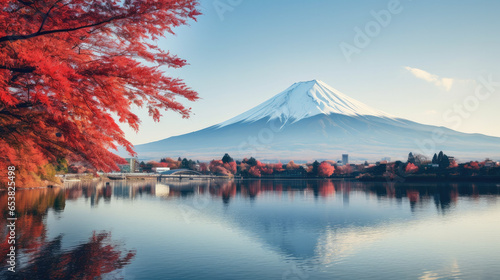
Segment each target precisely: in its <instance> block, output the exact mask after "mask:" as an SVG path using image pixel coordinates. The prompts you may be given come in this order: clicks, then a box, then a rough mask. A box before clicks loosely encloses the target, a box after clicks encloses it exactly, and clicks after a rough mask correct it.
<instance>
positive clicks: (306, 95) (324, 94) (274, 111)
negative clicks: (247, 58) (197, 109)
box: [219, 80, 395, 127]
mask: <svg viewBox="0 0 500 280" xmlns="http://www.w3.org/2000/svg"><path fill="white" fill-rule="evenodd" d="M329 114H342V115H346V116H376V117H383V118H390V119H395V117H394V116H391V115H389V114H387V113H384V112H382V111H379V110H376V109H373V108H371V107H369V106H367V105H365V104H363V103H361V102H359V101H357V100H355V99H352V98H350V97H349V96H347V95H345V94H343V93H341V92H340V91H338V90H336V89H334V88H332V87H330V86H329V85H327V84H325V83H324V82H322V81H319V80H312V81H308V82H300V83H295V84H293V85H292V86H290V87H289V88H287V89H286V90H284V91H282V92H281V93H279V94H277V95H276V96H274V97H273V98H271V99H269V100H267V101H266V102H264V103H262V104H260V105H259V106H257V107H254V108H253V109H251V110H249V111H247V112H245V113H243V114H241V115H238V116H236V117H234V118H232V119H230V120H228V121H225V122H223V123H221V124H219V127H224V126H227V125H230V124H234V123H238V122H243V123H246V122H253V121H257V120H261V119H264V118H269V119H279V120H280V121H282V122H283V123H285V124H286V123H295V122H298V121H300V120H302V119H306V118H309V117H312V116H316V115H329Z"/></svg>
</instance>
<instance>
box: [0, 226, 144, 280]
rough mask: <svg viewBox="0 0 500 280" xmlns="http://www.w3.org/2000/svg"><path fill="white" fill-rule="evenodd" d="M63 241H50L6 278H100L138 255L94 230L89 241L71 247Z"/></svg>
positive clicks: (108, 236) (60, 237)
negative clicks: (64, 245) (64, 248)
mask: <svg viewBox="0 0 500 280" xmlns="http://www.w3.org/2000/svg"><path fill="white" fill-rule="evenodd" d="M61 243H62V236H58V237H57V238H55V239H54V240H52V241H50V242H46V243H45V244H43V246H42V247H41V248H40V250H39V251H38V252H37V253H35V254H34V258H33V259H32V260H31V261H30V262H29V264H28V265H27V266H24V267H23V268H21V269H19V268H18V270H17V271H16V273H15V274H12V273H11V272H5V273H4V275H2V279H100V277H101V276H103V275H105V274H108V273H111V272H113V271H116V270H118V269H122V268H123V267H124V266H126V265H127V264H129V263H130V262H131V260H132V259H133V258H134V256H135V252H134V251H128V252H125V253H123V252H122V251H121V250H120V248H119V246H118V245H115V244H112V241H111V235H110V234H109V233H107V232H102V233H97V234H96V233H94V234H93V235H92V237H90V239H89V240H88V241H87V242H85V243H82V244H80V245H78V246H76V247H74V248H71V249H68V250H63V249H62V246H61V245H62V244H61ZM0 275H1V274H0Z"/></svg>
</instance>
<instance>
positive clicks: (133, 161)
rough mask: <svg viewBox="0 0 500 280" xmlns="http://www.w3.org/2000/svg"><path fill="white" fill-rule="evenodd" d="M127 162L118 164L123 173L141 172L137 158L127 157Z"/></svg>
mask: <svg viewBox="0 0 500 280" xmlns="http://www.w3.org/2000/svg"><path fill="white" fill-rule="evenodd" d="M125 160H126V161H127V163H126V164H118V167H119V168H120V172H121V173H137V172H140V168H139V161H138V160H137V158H126V159H125Z"/></svg>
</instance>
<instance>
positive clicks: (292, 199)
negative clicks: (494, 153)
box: [0, 180, 499, 279]
mask: <svg viewBox="0 0 500 280" xmlns="http://www.w3.org/2000/svg"><path fill="white" fill-rule="evenodd" d="M498 195H499V186H498V185H497V184H472V183H464V184H462V183H454V184H429V183H425V184H393V183H366V182H363V183H361V182H350V181H331V180H243V181H189V180H187V181H177V180H164V181H162V182H148V181H112V182H108V183H104V182H93V183H82V182H70V183H67V184H66V186H65V188H54V189H32V190H19V189H18V191H17V194H16V211H17V212H16V215H17V217H18V220H17V222H16V235H17V240H16V246H17V257H18V259H17V266H16V271H17V272H16V273H15V274H13V273H10V272H9V271H7V270H6V269H7V266H5V264H6V261H7V256H6V255H7V253H8V250H9V246H10V245H9V244H8V243H7V234H8V232H7V230H6V221H7V220H6V218H7V193H6V192H0V206H1V207H2V209H4V211H3V213H4V219H2V222H1V223H0V226H1V228H2V230H1V231H0V237H1V238H2V240H3V242H2V243H1V245H0V246H1V247H0V253H1V258H2V261H3V262H2V267H1V268H0V278H1V279H120V278H125V279H129V278H134V279H162V278H163V276H165V275H170V277H166V278H164V279H192V278H193V277H194V276H195V275H200V277H201V275H203V273H206V279H217V278H220V279H226V278H225V277H226V276H227V275H231V273H233V272H234V271H238V269H242V270H244V269H243V265H241V266H238V263H237V262H236V261H234V267H233V268H232V269H233V270H234V271H232V270H231V269H228V268H227V267H226V266H221V267H220V268H218V269H217V267H215V268H214V267H213V265H212V264H211V262H210V261H208V259H210V258H213V259H215V258H218V257H219V258H222V257H228V258H231V257H229V254H230V253H228V252H229V250H230V249H231V248H230V246H229V245H228V248H205V249H204V250H206V252H203V251H200V250H201V249H200V246H199V245H197V246H195V245H193V247H190V244H188V242H187V241H186V244H184V243H182V242H183V241H185V240H190V242H191V243H196V242H197V241H196V240H198V239H200V238H199V237H197V236H193V237H191V238H194V239H189V238H190V237H189V236H188V235H187V232H188V228H189V229H194V230H195V231H198V230H199V231H203V227H205V224H208V225H210V226H212V225H213V224H218V225H222V226H223V227H225V228H231V229H232V231H233V232H232V233H231V234H233V233H234V231H235V230H236V231H237V232H240V233H239V234H243V235H244V236H245V238H247V237H248V238H251V240H254V241H252V242H258V243H259V244H260V245H259V246H263V248H266V250H268V252H273V254H277V255H278V256H280V258H281V259H282V260H281V261H275V262H276V263H274V264H273V266H271V268H269V269H268V270H265V269H262V271H255V272H252V273H254V274H252V273H247V275H242V274H239V275H238V276H237V277H236V276H235V278H233V279H236V278H240V279H252V278H254V279H255V277H270V276H269V275H271V277H272V276H276V277H277V279H281V277H282V276H283V279H285V278H286V279H308V278H310V279H315V278H318V277H319V278H321V277H332V276H339V277H343V278H356V277H357V276H356V272H350V274H349V273H347V274H342V275H341V274H336V273H338V272H334V271H329V270H328V267H330V266H331V265H341V264H342V261H345V260H348V259H349V258H352V257H353V256H355V257H360V256H358V255H356V252H358V251H360V250H361V249H363V248H367V247H369V246H371V245H373V244H377V242H378V243H380V242H383V240H384V239H386V238H387V236H391V234H393V233H394V232H397V231H398V230H401V228H402V227H408V225H410V224H411V223H412V221H419V220H421V219H422V217H440V216H441V217H445V216H447V215H449V214H452V213H454V212H457V211H459V210H457V206H459V205H460V204H462V203H463V204H467V205H468V206H467V207H469V204H470V205H476V204H481V203H486V204H493V205H495V204H496V201H497V199H498ZM134 201H135V202H134ZM123 203H125V204H123ZM122 204H123V205H122ZM113 209H114V210H113ZM76 210H78V212H72V211H76ZM88 211H91V212H88ZM92 211H99V215H100V216H101V217H102V221H101V220H95V218H92V217H93V216H91V218H89V220H86V217H87V216H89V215H91V213H92ZM127 211H128V212H127ZM132 211H135V212H140V213H141V214H140V215H139V216H137V217H134V216H133V215H131V214H130V213H132ZM494 211H498V208H495V210H494ZM80 212H81V213H83V214H81V213H80ZM89 213H90V214H89ZM158 215H160V216H158ZM62 217H64V218H65V219H71V220H73V221H72V222H71V223H69V224H70V225H71V226H68V225H59V224H58V223H59V222H58V221H59V220H61V219H63V218H62ZM148 217H149V219H148ZM92 219H94V220H92ZM127 219H130V221H131V223H133V224H137V228H134V226H130V225H125V224H126V221H125V220H127ZM122 223H123V224H122ZM140 225H148V226H150V227H151V228H155V231H154V232H147V233H145V231H144V230H142V231H141V227H140ZM184 226H185V227H186V228H185V229H184ZM411 226H415V224H411ZM72 227H75V229H72ZM78 227H83V229H85V230H89V233H87V235H86V236H85V234H84V233H82V232H81V230H80V232H79V233H78V234H76V233H74V231H78V229H76V228H78ZM72 230H73V231H72ZM112 232H113V236H112V235H111V233H112ZM49 233H50V234H49ZM115 233H116V234H118V235H119V237H116V234H115ZM145 234H146V239H151V240H150V241H148V242H150V243H148V242H146V241H144V240H141V241H137V240H136V239H134V238H132V236H134V235H140V236H142V237H144V235H145ZM206 234H207V233H204V236H206ZM221 234H222V233H221ZM226 234H227V233H226ZM212 235H214V236H215V235H216V233H213V234H212ZM228 235H229V234H228ZM148 236H149V237H148ZM207 238H208V237H207ZM195 241H196V242H195ZM205 241H206V242H210V240H205ZM65 242H66V243H67V244H65ZM145 242H146V243H145ZM221 242H223V241H221ZM180 243H182V244H183V245H182V246H184V247H182V246H181V245H179V244H180ZM227 243H229V241H227ZM417 243H418V242H417ZM221 244H224V243H221ZM155 246H157V247H159V248H163V247H165V248H164V249H165V250H160V249H155V248H154V247H155ZM175 246H181V247H177V250H175V249H173V248H174V247H175ZM214 246H215V245H214ZM409 247H411V246H409ZM443 250H445V249H443ZM190 251H193V254H197V255H198V256H199V258H200V260H202V261H200V263H199V266H200V270H199V271H196V270H193V271H192V273H193V274H192V275H189V274H186V273H188V272H186V270H189V269H191V270H192V269H193V268H192V267H187V266H185V265H184V264H182V262H183V261H185V259H183V258H185V257H186V256H185V254H189V252H190ZM382 251H383V250H382ZM387 251H388V253H387V255H385V257H387V258H388V259H392V258H393V257H394V256H393V255H392V254H391V255H390V256H389V251H390V250H389V249H387ZM214 252H216V253H217V254H218V253H219V252H221V256H214V255H213V254H214ZM378 252H380V250H379V251H378ZM392 253H393V252H392ZM204 254H205V255H204ZM242 254H243V255H244V254H245V252H243V253H242ZM248 254H249V257H248V258H251V257H250V253H248ZM225 255H228V256H225ZM203 256H204V258H203ZM232 258H233V259H234V258H237V257H235V256H233V257H232ZM364 258H365V257H363V259H362V260H363V261H367V260H366V259H364ZM382 258H384V256H382ZM152 259H155V261H157V262H158V264H157V265H151V266H148V267H147V268H144V267H143V264H144V263H145V262H147V261H150V260H152ZM177 259H180V260H181V262H180V263H176V262H175V260H177ZM214 261H215V260H214ZM246 261H249V260H246ZM252 261H255V260H252ZM252 261H250V262H252ZM425 261H432V259H429V260H425ZM425 261H423V263H426V262H425ZM492 261H494V260H492ZM204 262H206V263H204ZM220 262H222V260H220ZM269 262H270V261H268V263H269ZM242 263H245V262H242ZM174 264H175V265H174ZM134 265H135V266H134ZM204 265H205V266H206V267H211V268H212V269H211V270H208V271H207V268H204V271H202V267H204ZM255 265H257V264H255ZM290 265H292V266H291V267H292V268H291V270H290V269H283V268H282V267H283V266H284V267H285V268H287V267H290ZM367 266H368V265H367ZM277 267H280V268H277ZM449 267H453V269H454V270H453V269H446V272H445V274H444V275H445V277H451V276H450V275H452V274H453V275H454V276H453V275H452V276H453V277H455V276H457V275H462V276H464V275H467V273H466V272H464V271H459V269H458V262H457V260H456V259H453V260H450V264H449ZM341 268H342V267H341ZM497 268H498V266H496V267H495V269H497ZM273 269H274V270H276V271H277V272H276V273H275V271H272V270H273ZM344 269H345V268H344ZM438 270H439V269H438ZM438 270H437V271H438ZM139 271H140V272H141V274H139ZM389 271H390V273H389ZM404 271H407V272H404ZM450 271H452V272H450ZM457 271H458V272H457ZM292 272H293V273H292ZM224 273H225V274H224ZM259 273H262V274H259ZM384 273H386V274H384ZM384 273H382V274H380V278H386V279H389V278H391V277H390V276H394V275H396V276H397V277H408V276H409V275H408V274H404V273H416V274H418V275H420V276H419V277H420V278H422V277H423V278H422V279H425V277H427V278H429V279H439V277H437V278H436V277H434V278H432V277H433V276H432V275H434V274H435V273H438V272H436V271H434V270H428V269H427V270H425V269H423V268H420V270H418V271H413V272H412V270H411V269H410V268H408V267H405V266H401V268H400V271H395V269H391V268H390V265H388V268H387V271H385V272H384ZM398 273H400V274H398ZM433 273H434V274H433ZM450 273H451V274H450ZM454 273H455V274H454ZM292 274H293V275H294V276H293V277H295V278H293V277H291V278H287V277H288V276H287V275H292ZM210 275H213V276H210ZM410 275H411V276H412V278H419V277H413V276H415V275H414V274H410ZM285 276H286V277H285ZM396 276H394V277H396ZM228 279H229V278H228Z"/></svg>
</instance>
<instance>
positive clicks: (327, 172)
mask: <svg viewBox="0 0 500 280" xmlns="http://www.w3.org/2000/svg"><path fill="white" fill-rule="evenodd" d="M334 171H335V167H334V166H332V165H331V164H329V163H328V162H326V161H323V162H322V163H321V164H320V165H319V167H318V175H319V176H320V177H330V176H332V174H333V172H334Z"/></svg>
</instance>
